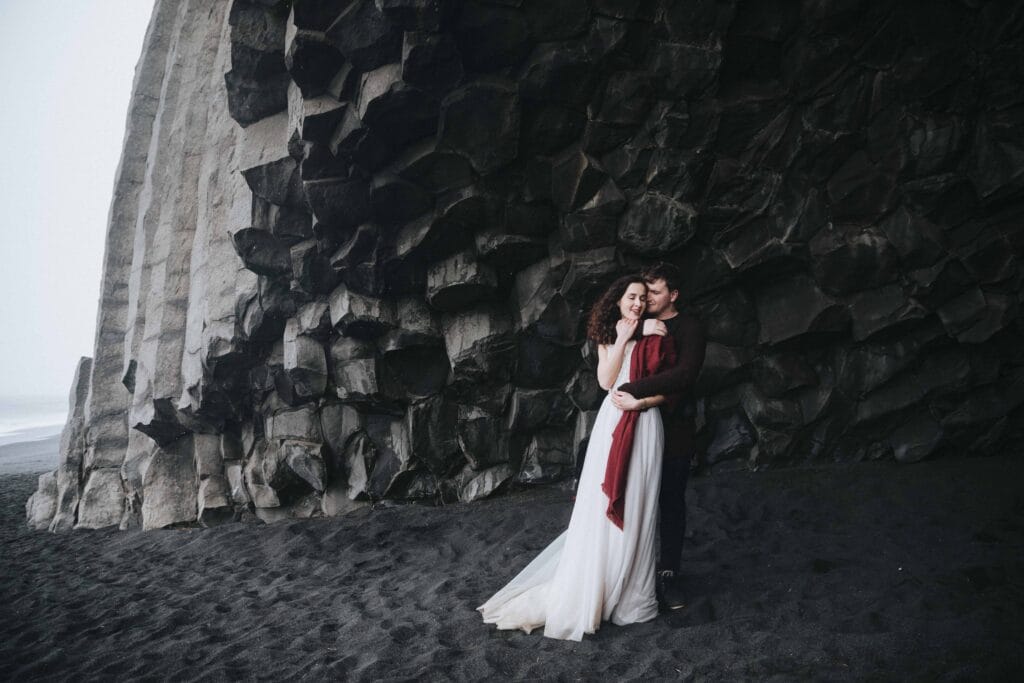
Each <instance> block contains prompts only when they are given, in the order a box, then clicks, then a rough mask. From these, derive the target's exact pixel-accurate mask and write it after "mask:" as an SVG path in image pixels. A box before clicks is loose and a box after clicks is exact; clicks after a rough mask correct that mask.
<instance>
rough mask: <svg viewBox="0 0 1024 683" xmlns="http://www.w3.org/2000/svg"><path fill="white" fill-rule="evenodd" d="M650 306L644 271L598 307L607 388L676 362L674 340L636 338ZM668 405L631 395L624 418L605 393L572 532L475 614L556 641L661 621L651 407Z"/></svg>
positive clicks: (601, 375) (593, 327) (657, 453)
mask: <svg viewBox="0 0 1024 683" xmlns="http://www.w3.org/2000/svg"><path fill="white" fill-rule="evenodd" d="M646 305H647V285H646V284H645V283H644V281H643V279H641V278H640V276H639V275H636V276H633V275H628V276H624V277H621V278H619V279H618V280H616V281H615V282H613V283H612V284H611V286H610V287H609V288H608V290H607V291H606V292H605V293H604V295H602V296H601V298H600V299H598V301H597V303H596V304H595V305H594V308H593V310H592V311H591V313H590V319H589V324H588V326H587V334H588V336H589V337H590V338H591V339H593V340H594V341H595V342H597V344H598V347H597V350H598V364H597V378H598V382H599V383H600V385H601V387H602V388H603V389H606V390H611V389H613V388H614V387H616V386H619V385H620V384H622V383H624V382H626V381H629V380H631V379H634V378H637V377H641V376H646V375H647V374H651V373H653V372H656V371H657V370H658V368H659V367H661V366H665V365H671V364H672V363H673V362H674V358H672V357H671V356H672V354H673V352H674V347H673V345H672V343H671V340H669V339H667V338H665V337H661V336H649V337H642V338H641V339H640V341H634V340H633V337H634V334H635V333H636V331H637V325H638V324H639V323H640V318H641V316H642V315H643V312H644V309H645V308H646ZM664 401H665V397H664V396H654V397H649V398H644V399H632V400H630V399H628V398H627V399H625V400H624V405H625V407H626V408H627V411H628V412H623V411H622V410H619V409H618V408H616V407H615V406H614V405H613V404H612V402H611V395H610V394H609V396H607V397H605V399H604V402H603V403H602V404H601V409H600V410H599V411H598V414H597V419H596V421H595V423H594V428H593V431H592V432H591V434H590V442H589V444H588V445H587V453H586V458H585V460H584V463H583V472H582V474H581V475H580V481H579V487H578V490H577V493H576V503H575V505H574V506H573V510H572V517H571V518H570V520H569V527H568V529H567V530H566V531H565V532H563V533H562V535H560V536H559V537H558V538H556V539H555V540H554V541H552V542H551V544H550V545H548V547H547V548H545V549H544V550H542V551H541V553H540V554H539V555H538V556H537V557H536V558H534V560H533V561H532V562H530V564H528V565H527V566H526V568H525V569H523V570H522V571H521V572H520V573H519V575H517V576H516V577H515V578H514V579H512V581H510V582H509V583H508V584H507V585H506V586H505V587H504V588H502V589H501V590H499V591H498V592H497V593H495V594H494V595H493V596H492V597H491V598H490V599H489V600H488V601H487V602H485V603H484V604H483V605H481V606H480V607H478V608H477V609H478V610H479V611H480V612H481V613H482V614H483V619H484V622H485V623H488V624H496V625H497V627H498V628H499V629H522V630H523V631H526V632H527V633H529V632H530V631H532V630H533V629H535V628H540V627H541V626H543V627H544V635H545V636H547V637H549V638H560V639H563V640H576V641H578V640H581V639H582V638H583V634H584V633H594V631H596V630H597V628H598V627H599V626H600V624H601V621H602V620H607V621H611V622H612V623H615V624H619V625H623V624H633V623H638V622H643V621H649V620H651V619H653V618H654V617H655V616H656V615H657V613H658V605H657V601H656V599H655V593H654V553H655V551H654V544H655V523H656V520H657V511H658V490H659V487H660V485H661V457H662V446H663V443H664V434H663V430H662V423H661V416H660V414H659V411H657V410H647V408H650V407H652V406H655V405H659V404H661V403H663V402H664ZM630 442H631V445H630ZM627 483H628V485H627ZM623 487H624V489H625V490H624V492H623Z"/></svg>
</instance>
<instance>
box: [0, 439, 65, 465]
mask: <svg viewBox="0 0 1024 683" xmlns="http://www.w3.org/2000/svg"><path fill="white" fill-rule="evenodd" d="M59 456H60V433H59V431H58V433H57V434H49V435H45V436H40V437H39V438H37V439H34V440H30V441H16V442H14V443H7V444H0V476H4V475H9V474H32V473H34V474H42V473H43V472H50V471H52V470H54V469H56V467H57V463H58V462H59V459H60V458H59Z"/></svg>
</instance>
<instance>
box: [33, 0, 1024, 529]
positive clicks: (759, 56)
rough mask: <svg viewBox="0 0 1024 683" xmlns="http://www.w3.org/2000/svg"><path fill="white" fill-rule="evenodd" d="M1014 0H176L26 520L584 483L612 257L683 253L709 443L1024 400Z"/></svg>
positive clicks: (945, 423)
mask: <svg viewBox="0 0 1024 683" xmlns="http://www.w3.org/2000/svg"><path fill="white" fill-rule="evenodd" d="M1022 36H1024V9H1022V3H1020V2H996V1H992V2H976V1H968V0H963V1H947V2H928V3H923V2H922V3H911V2H900V3H883V2H868V1H863V0H824V1H817V2H815V1H811V0H805V1H803V2H801V1H799V0H772V1H770V2H760V1H758V2H752V1H747V2H739V1H735V0H733V1H729V0H722V1H717V2H716V1H710V0H694V1H692V2H677V1H674V0H660V1H640V2H636V1H633V0H630V1H628V2H627V1H619V0H589V1H588V0H544V1H541V0H508V1H497V0H495V1H490V2H485V1H482V0H481V1H478V2H469V1H466V2H454V1H448V0H355V1H352V0H295V1H294V2H275V1H271V0H234V1H233V2H229V1H228V0H181V1H179V2H167V1H165V0H157V3H156V7H155V9H154V15H153V20H152V22H151V25H150V28H149V33H148V35H147V38H146V42H145V46H144V49H143V55H142V58H141V61H140V63H139V66H138V68H137V73H136V81H135V86H134V92H133V97H132V104H131V109H130V112H129V117H128V125H127V133H126V138H125V145H124V152H123V157H122V162H121V167H120V169H119V171H118V175H117V180H116V184H115V189H114V198H113V202H112V206H111V214H110V221H109V227H108V233H107V248H106V257H105V263H104V279H103V292H102V300H101V302H100V308H99V313H98V329H97V336H96V351H95V356H94V358H93V359H92V360H91V361H89V360H88V359H84V360H83V362H82V363H81V364H80V366H79V369H78V372H77V375H76V379H75V383H74V384H75V386H74V389H73V391H72V410H71V413H70V416H69V421H68V425H67V428H66V429H65V432H64V438H63V439H62V443H61V463H60V466H59V468H58V469H57V471H56V472H54V473H50V474H47V475H44V476H43V477H42V478H41V479H40V487H39V491H38V492H37V493H36V494H35V495H34V496H33V497H32V499H31V500H30V501H29V504H28V509H27V512H28V516H29V521H30V523H31V524H33V525H34V526H36V527H38V528H50V529H51V530H61V529H68V528H72V527H89V528H95V527H102V526H108V525H120V526H121V527H122V528H131V527H138V526H141V527H142V528H158V527H166V526H171V525H176V524H190V523H196V522H199V523H204V524H212V523H216V522H219V521H224V520H228V519H236V518H238V516H239V515H243V516H245V515H250V514H253V513H254V514H255V515H258V516H259V517H260V518H262V519H265V520H274V519H279V518H283V517H294V516H312V515H321V514H324V515H335V514H342V513H344V512H346V511H348V510H351V509H353V508H355V507H358V506H361V505H365V504H366V503H367V502H369V501H375V500H380V499H395V500H431V501H442V502H446V501H455V500H461V501H469V500H474V499H477V498H480V497H483V496H486V495H490V494H491V493H493V492H494V491H496V490H498V489H499V488H502V487H505V486H507V485H509V484H513V483H517V484H522V485H529V484H533V483H538V482H552V481H557V480H560V479H564V478H567V477H571V476H572V474H573V472H574V470H575V468H576V466H577V463H578V461H579V458H580V457H581V455H582V453H583V450H584V449H585V445H586V438H587V433H588V431H589V426H590V425H591V424H592V421H593V419H594V416H595V414H596V412H595V411H596V409H597V408H598V406H599V404H600V402H601V400H602V397H603V393H602V392H601V391H600V389H599V387H598V386H597V384H596V380H595V377H594V370H593V363H594V360H593V350H592V349H591V348H589V347H588V345H587V344H586V342H585V339H584V335H583V323H584V318H585V314H586V310H587V307H588V305H589V303H591V302H592V301H593V299H594V297H595V296H596V294H597V293H598V292H599V291H600V290H601V288H602V287H603V286H604V285H605V284H606V283H607V282H608V281H609V280H610V279H612V278H613V277H615V276H616V275H617V274H620V273H622V272H624V271H626V270H630V269H636V268H638V267H640V266H642V265H644V264H646V263H649V262H651V261H654V260H659V259H660V260H666V261H669V262H672V263H675V264H677V265H678V266H679V267H680V268H681V269H682V272H683V274H684V282H683V286H682V302H683V303H684V305H685V306H686V307H688V308H690V309H692V310H693V311H694V312H695V313H696V314H697V315H698V316H699V317H700V318H702V320H703V321H704V323H705V325H706V328H707V332H708V340H709V343H708V347H707V356H706V360H705V364H704V368H703V372H702V374H701V376H700V378H699V381H698V382H697V385H696V386H695V387H694V388H693V391H694V393H695V395H696V396H697V398H698V399H699V400H698V424H699V429H700V433H699V441H700V449H699V454H698V458H699V460H700V462H701V463H703V464H704V465H706V466H709V467H711V468H734V467H755V468H756V467H762V466H772V465H780V464H794V463H803V462H811V461H813V462H833V461H848V460H855V459H864V458H896V459H897V460H900V461H905V462H912V461H915V460H919V459H922V458H925V457H928V456H935V455H940V454H943V453H958V454H984V453H988V452H993V451H996V450H999V449H1005V448H1013V447H1018V446H1019V445H1020V443H1021V439H1022V436H1024V434H1022V427H1021V425H1022V424H1024V409H1022V407H1021V406H1022V403H1024V362H1022V359H1024V326H1022V324H1021V317H1020V314H1019V302H1020V296H1021V292H1022V284H1021V283H1022V273H1021V268H1020V259H1021V254H1022V251H1024V88H1021V85H1020V84H1021V82H1024V39H1022Z"/></svg>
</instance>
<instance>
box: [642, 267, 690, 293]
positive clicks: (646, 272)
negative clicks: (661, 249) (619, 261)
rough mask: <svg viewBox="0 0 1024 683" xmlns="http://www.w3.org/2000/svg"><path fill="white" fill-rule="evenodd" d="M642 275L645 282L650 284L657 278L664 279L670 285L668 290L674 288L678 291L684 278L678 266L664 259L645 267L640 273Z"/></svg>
mask: <svg viewBox="0 0 1024 683" xmlns="http://www.w3.org/2000/svg"><path fill="white" fill-rule="evenodd" d="M640 276H641V277H643V279H644V282H646V283H648V284H651V283H652V282H654V281H655V280H664V281H665V285H666V286H667V287H668V291H670V292H671V291H672V290H676V291H678V290H679V287H680V285H681V284H682V279H683V276H682V274H681V273H680V272H679V269H678V268H676V267H675V266H673V265H672V264H671V263H665V262H664V261H659V262H657V263H652V264H651V265H649V266H647V267H646V268H644V269H643V272H641V273H640Z"/></svg>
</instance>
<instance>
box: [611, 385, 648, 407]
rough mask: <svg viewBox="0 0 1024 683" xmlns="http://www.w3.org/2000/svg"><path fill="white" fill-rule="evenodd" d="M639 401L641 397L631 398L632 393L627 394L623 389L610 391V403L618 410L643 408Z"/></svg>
mask: <svg viewBox="0 0 1024 683" xmlns="http://www.w3.org/2000/svg"><path fill="white" fill-rule="evenodd" d="M641 402H642V399H639V398H633V395H632V394H627V393H626V392H625V391H619V390H618V389H616V390H614V391H612V405H614V406H615V407H616V408H618V409H619V410H643V408H642V406H641Z"/></svg>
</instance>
